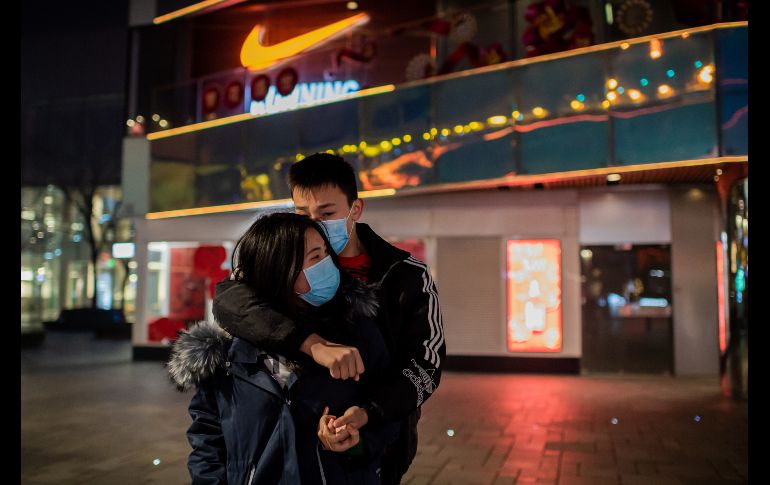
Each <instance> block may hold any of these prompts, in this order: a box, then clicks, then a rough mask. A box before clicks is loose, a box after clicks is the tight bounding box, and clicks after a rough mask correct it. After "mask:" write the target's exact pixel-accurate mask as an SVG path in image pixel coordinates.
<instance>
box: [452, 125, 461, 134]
mask: <svg viewBox="0 0 770 485" xmlns="http://www.w3.org/2000/svg"><path fill="white" fill-rule="evenodd" d="M454 131H455V133H457V134H458V135H459V134H460V133H462V132H463V125H456V126H455V128H454Z"/></svg>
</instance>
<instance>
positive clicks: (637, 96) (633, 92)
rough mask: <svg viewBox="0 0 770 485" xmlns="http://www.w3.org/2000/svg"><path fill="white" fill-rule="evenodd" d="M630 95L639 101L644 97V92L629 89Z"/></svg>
mask: <svg viewBox="0 0 770 485" xmlns="http://www.w3.org/2000/svg"><path fill="white" fill-rule="evenodd" d="M628 96H629V97H630V98H631V99H633V100H634V101H639V100H640V99H642V93H641V92H640V91H639V90H637V89H629V90H628Z"/></svg>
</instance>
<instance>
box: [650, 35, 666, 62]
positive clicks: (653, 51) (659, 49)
mask: <svg viewBox="0 0 770 485" xmlns="http://www.w3.org/2000/svg"><path fill="white" fill-rule="evenodd" d="M662 55H663V43H662V42H661V41H660V39H652V40H651V41H650V58H651V59H659V58H660V56H662Z"/></svg>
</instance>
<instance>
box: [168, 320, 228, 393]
mask: <svg viewBox="0 0 770 485" xmlns="http://www.w3.org/2000/svg"><path fill="white" fill-rule="evenodd" d="M232 340H233V337H232V336H231V335H230V334H229V333H227V332H225V331H224V330H222V329H221V328H220V327H219V325H217V324H216V323H214V322H208V321H203V322H198V323H196V324H195V325H194V326H192V327H190V329H188V330H183V331H182V332H180V334H179V338H177V339H176V341H175V342H174V345H173V346H172V347H171V356H170V358H169V360H168V364H166V367H167V369H168V375H169V377H170V378H171V381H172V382H173V383H174V384H176V386H177V389H179V390H180V391H186V390H188V389H192V388H193V387H195V386H197V385H198V384H199V383H200V382H201V381H202V380H204V379H207V378H209V377H211V376H213V375H214V372H215V371H216V369H217V368H218V367H219V366H221V365H222V364H223V363H224V362H225V360H226V359H227V351H228V349H229V348H230V344H231V343H232Z"/></svg>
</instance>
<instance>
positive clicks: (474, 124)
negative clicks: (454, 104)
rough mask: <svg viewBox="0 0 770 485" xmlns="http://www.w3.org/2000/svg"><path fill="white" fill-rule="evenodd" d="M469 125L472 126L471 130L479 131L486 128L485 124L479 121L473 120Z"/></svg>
mask: <svg viewBox="0 0 770 485" xmlns="http://www.w3.org/2000/svg"><path fill="white" fill-rule="evenodd" d="M468 126H470V127H471V130H473V131H479V130H483V129H484V125H483V124H481V123H479V122H478V121H471V122H470V123H469V125H468Z"/></svg>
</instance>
